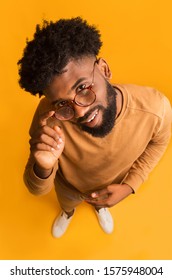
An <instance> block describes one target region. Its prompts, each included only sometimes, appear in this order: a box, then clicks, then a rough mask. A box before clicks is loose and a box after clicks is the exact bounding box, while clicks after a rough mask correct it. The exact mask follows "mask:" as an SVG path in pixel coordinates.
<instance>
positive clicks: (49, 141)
mask: <svg viewBox="0 0 172 280" xmlns="http://www.w3.org/2000/svg"><path fill="white" fill-rule="evenodd" d="M62 143H63V140H62V139H61V138H60V137H59V138H58V139H56V138H55V139H54V138H53V137H50V136H49V135H47V134H42V135H40V137H39V138H34V139H31V140H30V146H31V147H32V146H35V145H37V144H45V145H48V146H50V147H51V148H54V149H56V150H58V148H59V146H60V145H61V144H62Z"/></svg>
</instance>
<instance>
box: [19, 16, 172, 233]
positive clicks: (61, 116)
mask: <svg viewBox="0 0 172 280" xmlns="http://www.w3.org/2000/svg"><path fill="white" fill-rule="evenodd" d="M101 45H102V42H101V40H100V33H99V31H98V30H97V29H96V28H95V27H94V26H91V25H89V24H88V23H87V22H86V21H84V20H82V19H81V18H79V17H78V18H72V19H62V20H59V21H57V22H54V23H53V22H46V21H44V24H43V26H42V27H40V26H39V25H38V26H37V28H36V32H35V34H34V38H33V40H31V41H28V42H27V46H26V48H25V50H24V53H23V57H22V58H21V60H20V61H19V62H18V64H19V75H20V80H19V83H20V86H21V87H22V88H23V89H24V90H26V91H28V92H30V93H31V94H33V95H36V94H39V96H44V98H42V99H41V101H40V104H39V106H38V108H37V110H36V112H35V115H34V118H33V121H32V125H31V128H30V136H31V140H30V147H31V153H30V158H29V161H28V163H27V166H26V169H25V174H24V179H25V183H26V185H27V187H28V189H29V190H30V192H31V193H33V194H35V195H42V194H46V193H48V192H49V191H50V190H51V188H52V186H53V184H55V189H56V192H57V197H58V200H59V203H60V205H61V208H62V212H61V213H60V215H59V216H58V217H57V218H56V220H55V222H54V224H53V227H52V234H53V236H54V237H60V236H62V235H63V234H64V233H65V231H66V229H67V227H68V225H69V223H70V221H71V219H72V217H73V214H74V212H75V208H76V207H77V205H79V204H80V203H81V202H82V201H83V200H84V201H86V202H88V203H90V204H91V205H92V206H93V207H94V208H95V213H96V215H97V218H98V221H99V223H100V226H101V227H102V229H103V230H104V231H105V232H106V233H111V232H112V231H113V219H112V217H111V214H110V212H109V211H108V209H107V208H109V207H112V206H114V205H115V204H117V203H118V202H120V201H121V200H123V199H124V198H126V197H127V196H129V195H130V194H132V193H134V192H135V191H136V190H137V188H138V187H139V186H140V185H141V184H142V183H143V182H144V180H145V179H146V178H147V176H148V174H149V173H150V172H151V170H152V169H153V168H154V167H155V165H156V164H157V162H158V161H159V159H160V158H161V156H162V155H163V153H164V151H165V149H166V147H167V144H168V142H169V139H170V134H171V107H170V104H169V101H168V100H167V98H166V97H164V96H163V95H162V94H161V93H160V92H158V91H156V90H155V89H152V88H149V87H141V86H136V85H112V84H111V83H110V79H111V71H110V69H109V66H108V64H107V62H106V61H105V60H104V59H102V58H99V59H98V58H97V55H98V53H99V50H100V48H101Z"/></svg>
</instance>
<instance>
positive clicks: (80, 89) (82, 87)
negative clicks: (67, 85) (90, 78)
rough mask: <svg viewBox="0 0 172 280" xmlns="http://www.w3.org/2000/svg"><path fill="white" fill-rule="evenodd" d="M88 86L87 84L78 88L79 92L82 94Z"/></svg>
mask: <svg viewBox="0 0 172 280" xmlns="http://www.w3.org/2000/svg"><path fill="white" fill-rule="evenodd" d="M87 87H88V86H87V85H86V84H82V85H80V86H79V87H78V88H77V92H80V91H82V90H84V89H85V88H87Z"/></svg>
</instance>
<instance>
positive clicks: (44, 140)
mask: <svg viewBox="0 0 172 280" xmlns="http://www.w3.org/2000/svg"><path fill="white" fill-rule="evenodd" d="M53 115H54V111H49V112H46V113H44V114H43V115H42V116H41V117H40V120H39V125H38V127H37V129H36V130H35V131H34V132H33V133H32V136H31V139H30V149H31V153H32V154H33V156H34V158H35V162H36V165H37V166H36V170H37V171H38V170H39V171H40V170H42V171H43V170H45V171H46V170H47V171H50V170H52V168H53V167H54V165H55V163H56V161H57V160H58V158H59V157H60V155H61V153H62V151H63V149H64V144H65V137H64V133H63V131H62V129H61V128H60V127H59V126H57V125H54V126H53V127H50V126H49V125H48V123H49V121H50V119H51V118H52V117H53Z"/></svg>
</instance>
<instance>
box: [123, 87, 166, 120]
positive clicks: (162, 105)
mask: <svg viewBox="0 0 172 280" xmlns="http://www.w3.org/2000/svg"><path fill="white" fill-rule="evenodd" d="M120 87H121V89H122V90H123V91H124V92H125V93H126V94H127V95H128V104H127V107H128V108H130V109H135V110H140V111H143V112H147V113H150V114H154V115H156V116H157V117H160V118H163V116H164V113H165V111H166V109H168V110H171V106H170V102H169V100H168V99H167V97H166V96H165V95H164V94H163V93H161V92H160V91H159V90H157V89H155V88H152V87H148V86H139V85H131V84H130V85H120Z"/></svg>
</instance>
